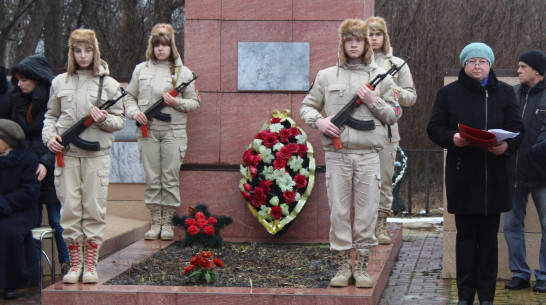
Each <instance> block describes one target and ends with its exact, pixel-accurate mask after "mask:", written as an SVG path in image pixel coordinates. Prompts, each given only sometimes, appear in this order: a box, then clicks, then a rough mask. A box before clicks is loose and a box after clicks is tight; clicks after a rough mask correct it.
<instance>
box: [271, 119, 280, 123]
mask: <svg viewBox="0 0 546 305" xmlns="http://www.w3.org/2000/svg"><path fill="white" fill-rule="evenodd" d="M280 122H281V118H272V119H271V124H277V123H280Z"/></svg>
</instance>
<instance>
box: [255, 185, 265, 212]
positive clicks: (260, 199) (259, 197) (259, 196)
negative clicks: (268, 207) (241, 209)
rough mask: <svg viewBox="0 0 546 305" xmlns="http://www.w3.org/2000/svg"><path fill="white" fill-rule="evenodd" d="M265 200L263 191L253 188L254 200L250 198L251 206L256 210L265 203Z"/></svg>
mask: <svg viewBox="0 0 546 305" xmlns="http://www.w3.org/2000/svg"><path fill="white" fill-rule="evenodd" d="M266 199H267V196H266V195H265V193H264V190H263V189H262V188H261V187H255V188H254V198H252V205H253V206H254V207H255V208H257V209H258V208H259V207H261V206H262V204H264V203H265V200H266Z"/></svg>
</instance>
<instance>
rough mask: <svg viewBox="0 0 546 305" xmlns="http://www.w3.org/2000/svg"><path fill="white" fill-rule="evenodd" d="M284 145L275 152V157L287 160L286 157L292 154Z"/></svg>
mask: <svg viewBox="0 0 546 305" xmlns="http://www.w3.org/2000/svg"><path fill="white" fill-rule="evenodd" d="M285 147H286V146H284V147H283V148H281V150H279V151H278V152H277V153H276V154H275V157H276V159H283V160H285V161H288V159H290V157H292V154H291V153H290V151H289V150H288V149H286V148H285Z"/></svg>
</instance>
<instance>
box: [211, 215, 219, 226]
mask: <svg viewBox="0 0 546 305" xmlns="http://www.w3.org/2000/svg"><path fill="white" fill-rule="evenodd" d="M217 222H218V219H216V217H212V216H211V217H209V225H211V226H214V225H215V224H216V223H217Z"/></svg>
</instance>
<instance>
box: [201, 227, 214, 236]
mask: <svg viewBox="0 0 546 305" xmlns="http://www.w3.org/2000/svg"><path fill="white" fill-rule="evenodd" d="M203 232H205V234H207V235H208V236H212V235H214V227H213V226H206V227H204V228H203Z"/></svg>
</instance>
